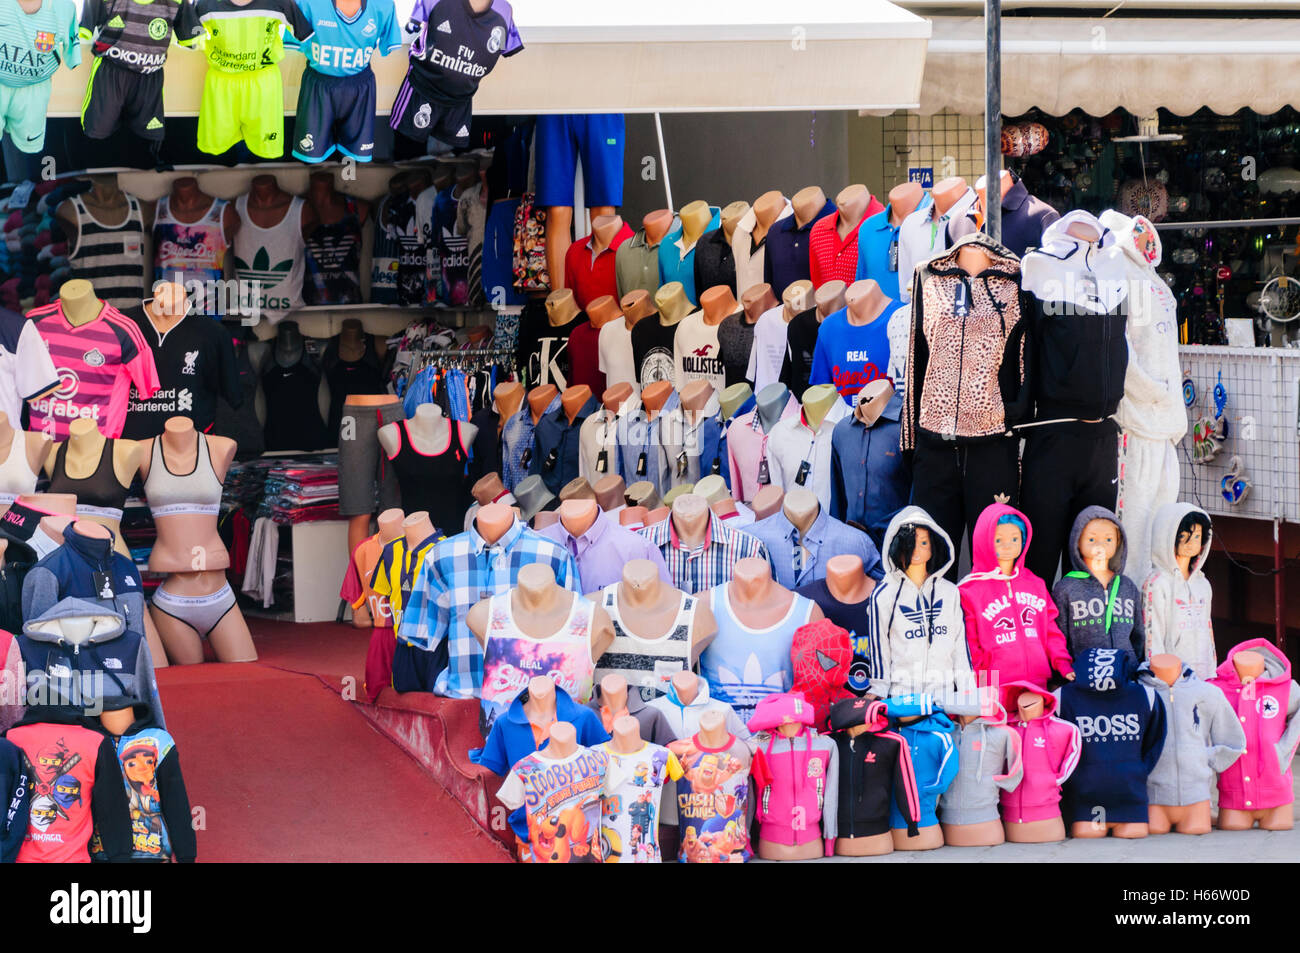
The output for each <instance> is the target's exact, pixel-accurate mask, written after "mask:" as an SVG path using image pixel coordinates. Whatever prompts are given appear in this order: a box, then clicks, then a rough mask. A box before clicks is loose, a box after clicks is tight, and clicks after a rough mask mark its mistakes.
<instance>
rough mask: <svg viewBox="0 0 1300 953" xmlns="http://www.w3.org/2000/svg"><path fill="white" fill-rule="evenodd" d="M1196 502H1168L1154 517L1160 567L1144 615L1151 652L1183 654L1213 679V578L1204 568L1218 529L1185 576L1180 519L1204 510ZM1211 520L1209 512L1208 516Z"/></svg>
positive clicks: (1154, 558) (1146, 588)
mask: <svg viewBox="0 0 1300 953" xmlns="http://www.w3.org/2000/svg"><path fill="white" fill-rule="evenodd" d="M1204 512H1205V511H1204V510H1201V509H1200V508H1198V507H1195V506H1192V505H1191V504H1190V503H1166V504H1165V505H1164V506H1162V507H1160V509H1158V510H1156V515H1155V518H1154V519H1153V520H1152V521H1151V563H1152V565H1153V566H1154V567H1155V568H1154V569H1152V570H1151V575H1149V576H1147V579H1146V582H1145V583H1144V584H1143V586H1142V619H1143V622H1144V623H1145V625H1146V634H1147V652H1146V657H1147V658H1150V657H1151V656H1153V655H1160V654H1161V653H1166V652H1167V653H1168V654H1170V655H1177V656H1178V657H1179V658H1180V659H1182V660H1183V661H1184V662H1186V663H1187V664H1188V665H1190V666H1191V667H1192V669H1193V670H1194V671H1195V672H1196V674H1197V676H1198V677H1200V678H1203V679H1206V680H1207V681H1208V680H1209V679H1211V678H1213V677H1214V674H1215V671H1216V669H1217V666H1218V661H1217V660H1216V659H1215V654H1214V628H1213V626H1212V625H1211V624H1210V599H1211V596H1212V595H1213V593H1212V592H1211V589H1210V581H1209V580H1208V579H1206V578H1205V573H1203V572H1202V571H1201V567H1202V566H1204V565H1205V559H1206V557H1207V556H1209V555H1210V543H1211V541H1212V540H1213V538H1214V532H1213V530H1210V531H1209V532H1207V533H1206V534H1205V538H1203V539H1202V540H1201V554H1200V555H1199V556H1197V557H1196V558H1195V559H1193V560H1192V562H1191V566H1190V568H1191V574H1190V575H1189V576H1188V578H1186V579H1184V578H1183V573H1182V570H1180V569H1179V568H1178V559H1177V554H1178V524H1179V523H1181V522H1182V521H1183V519H1184V517H1186V516H1187V514H1188V513H1204ZM1207 519H1208V517H1207Z"/></svg>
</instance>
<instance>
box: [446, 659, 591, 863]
mask: <svg viewBox="0 0 1300 953" xmlns="http://www.w3.org/2000/svg"><path fill="white" fill-rule="evenodd" d="M527 701H528V689H526V688H525V689H524V690H523V691H522V692H520V693H519V694H518V695H517V696H516V697H515V700H514V701H513V702H511V703H510V707H509V708H508V709H507V710H506V713H505V714H504V715H501V716H500V717H498V718H497V720H496V721H494V722H493V723H492V731H491V732H489V734H488V739H487V743H486V744H485V745H484V746H483V747H482V748H474V749H473V750H471V751H470V753H469V759H470V761H472V762H474V763H475V764H477V765H482V766H483V767H485V768H487V769H488V770H489V771H491V772H492V773H493V774H496V775H500V776H501V777H505V776H506V775H507V774H509V773H510V769H511V768H513V767H514V766H515V762H517V761H518V760H519V759H520V758H522V757H524V756H525V755H530V754H532V753H533V752H534V751H540V750H541V749H542V748H545V747H546V745H545V744H544V745H542V746H541V748H539V747H538V746H537V742H536V740H535V739H534V738H533V726H532V725H531V724H529V722H528V716H527V715H526V714H524V703H525V702H527ZM555 720H556V721H557V722H559V721H567V722H568V723H569V724H571V725H573V727H574V730H575V731H576V733H577V735H578V744H579V745H580V746H582V747H584V748H591V747H594V746H595V745H598V744H600V743H601V742H602V741H609V732H607V731H606V730H605V726H604V725H602V724H601V723H600V715H598V714H596V713H595V712H594V711H592V710H591V709H590V708H587V707H586V706H584V705H579V704H578V703H577V702H575V701H574V700H573V699H572V698H570V697H569V693H568V692H566V691H565V690H564V689H563V688H561V687H560V686H559V685H556V686H555ZM548 743H549V739H548ZM510 826H511V827H512V828H514V831H515V833H516V834H518V835H519V836H520V837H522V838H523V839H524V840H528V815H527V813H525V811H524V809H523V808H522V807H518V808H515V810H513V811H511V812H510Z"/></svg>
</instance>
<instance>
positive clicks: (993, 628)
mask: <svg viewBox="0 0 1300 953" xmlns="http://www.w3.org/2000/svg"><path fill="white" fill-rule="evenodd" d="M1032 540H1033V527H1032V526H1030V525H1029V520H1028V519H1027V518H1026V517H1025V514H1024V513H1021V512H1020V511H1019V510H1016V509H1013V508H1011V507H1010V506H1006V505H1005V504H1002V503H994V504H992V505H991V506H988V507H986V508H985V509H984V512H983V513H981V514H980V516H979V519H978V520H976V521H975V531H974V532H973V533H972V534H971V547H972V553H973V556H972V560H971V562H972V566H971V573H970V575H969V576H967V577H966V578H965V579H963V580H962V581H961V582H959V583H958V584H957V588H958V590H959V591H960V592H961V605H962V611H963V612H964V613H965V615H966V639H967V642H968V643H969V644H970V654H971V664H972V665H973V666H974V668H975V672H976V675H977V677H979V678H981V679H982V680H983V681H984V682H985V683H986V684H993V681H994V679H996V680H997V681H998V682H1001V683H1002V684H1004V685H1005V684H1008V683H1010V682H1015V681H1026V682H1029V683H1030V684H1033V685H1037V686H1040V687H1043V688H1046V687H1048V684H1047V683H1048V680H1049V679H1050V678H1051V676H1052V672H1053V671H1055V672H1056V673H1057V674H1058V675H1060V676H1061V677H1063V678H1065V679H1066V680H1073V678H1074V667H1073V666H1072V665H1071V664H1070V653H1069V651H1068V649H1067V648H1066V645H1065V636H1064V635H1062V634H1061V630H1060V629H1059V628H1058V627H1057V624H1056V605H1055V604H1054V603H1053V602H1052V600H1051V599H1050V598H1049V597H1048V593H1047V586H1046V585H1044V583H1043V580H1042V579H1040V578H1039V577H1038V576H1036V575H1034V574H1033V573H1032V572H1030V571H1029V570H1028V569H1027V568H1026V567H1025V555H1026V553H1028V551H1029V544H1030V542H1031V541H1032ZM1008 710H1010V709H1008Z"/></svg>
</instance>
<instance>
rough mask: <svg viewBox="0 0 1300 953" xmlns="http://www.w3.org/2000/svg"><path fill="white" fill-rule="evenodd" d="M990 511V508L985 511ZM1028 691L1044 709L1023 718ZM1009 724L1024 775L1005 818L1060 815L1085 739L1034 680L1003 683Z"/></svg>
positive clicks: (1007, 801)
mask: <svg viewBox="0 0 1300 953" xmlns="http://www.w3.org/2000/svg"><path fill="white" fill-rule="evenodd" d="M986 512H987V511H986ZM1026 691H1030V692H1037V693H1038V694H1039V695H1042V696H1043V713H1042V714H1041V715H1039V716H1038V717H1037V718H1035V719H1034V720H1033V721H1021V720H1020V713H1019V711H1018V710H1017V708H1016V701H1017V699H1019V698H1020V696H1021V695H1022V694H1024V693H1025V692H1026ZM1002 704H1003V706H1004V707H1005V708H1006V710H1007V712H1008V715H1007V719H1008V720H1007V727H1008V728H1009V729H1011V730H1012V731H1014V732H1015V733H1016V734H1018V735H1019V736H1020V757H1021V761H1022V763H1023V765H1024V772H1025V774H1024V778H1023V779H1022V780H1021V782H1020V784H1019V785H1018V786H1017V787H1015V788H1014V789H1013V790H1010V791H1003V792H1002V796H1001V801H1002V820H1004V821H1007V822H1008V823H1012V824H1020V823H1026V822H1029V821H1046V820H1050V819H1051V818H1054V817H1060V816H1061V785H1062V784H1064V783H1065V781H1066V779H1067V778H1068V777H1069V776H1070V775H1071V774H1073V773H1074V769H1075V768H1076V767H1078V765H1079V755H1080V754H1081V753H1082V751H1083V743H1082V741H1081V739H1080V737H1079V729H1078V728H1077V727H1076V726H1075V725H1073V724H1071V723H1070V722H1068V721H1064V720H1062V719H1060V718H1057V717H1056V714H1055V713H1056V696H1055V695H1051V694H1048V692H1047V691H1046V690H1045V689H1042V688H1040V687H1038V686H1037V685H1035V684H1033V683H1032V682H1012V683H1011V684H1009V685H1004V686H1003V687H1002Z"/></svg>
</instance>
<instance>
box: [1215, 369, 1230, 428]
mask: <svg viewBox="0 0 1300 953" xmlns="http://www.w3.org/2000/svg"><path fill="white" fill-rule="evenodd" d="M1227 406H1228V389H1227V388H1226V387H1224V386H1223V371H1219V380H1218V383H1216V384H1215V385H1214V416H1216V417H1222V416H1223V410H1224V408H1225V407H1227Z"/></svg>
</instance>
